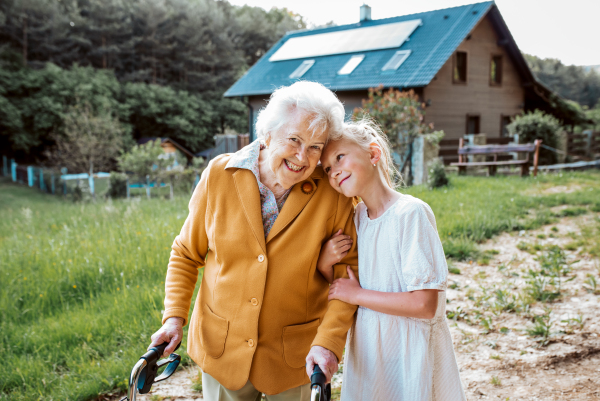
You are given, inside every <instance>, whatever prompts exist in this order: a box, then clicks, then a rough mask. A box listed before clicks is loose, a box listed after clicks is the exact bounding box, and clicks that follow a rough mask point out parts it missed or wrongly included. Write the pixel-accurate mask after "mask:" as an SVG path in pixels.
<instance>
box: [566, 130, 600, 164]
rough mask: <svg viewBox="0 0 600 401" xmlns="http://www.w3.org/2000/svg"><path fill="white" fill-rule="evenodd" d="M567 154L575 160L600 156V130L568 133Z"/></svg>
mask: <svg viewBox="0 0 600 401" xmlns="http://www.w3.org/2000/svg"><path fill="white" fill-rule="evenodd" d="M567 154H568V155H569V156H571V158H572V159H573V160H574V161H577V160H586V159H598V158H600V131H599V132H592V131H584V132H582V133H581V134H574V133H572V132H568V133H567Z"/></svg>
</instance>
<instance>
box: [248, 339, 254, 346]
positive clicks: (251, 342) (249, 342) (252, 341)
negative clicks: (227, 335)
mask: <svg viewBox="0 0 600 401" xmlns="http://www.w3.org/2000/svg"><path fill="white" fill-rule="evenodd" d="M248 346H249V347H254V340H253V339H249V340H248Z"/></svg>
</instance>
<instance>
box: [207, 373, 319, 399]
mask: <svg viewBox="0 0 600 401" xmlns="http://www.w3.org/2000/svg"><path fill="white" fill-rule="evenodd" d="M202 396H203V397H204V400H207V401H260V400H261V397H262V393H261V392H260V391H258V390H257V389H255V388H254V386H253V385H252V383H250V380H248V383H246V385H244V387H242V388H241V389H239V390H235V391H233V390H228V389H226V388H225V387H223V386H222V385H221V383H219V382H218V381H217V380H216V379H215V378H213V377H212V376H211V375H209V374H208V373H204V372H202ZM266 399H267V401H309V400H310V384H305V385H303V386H298V387H294V388H291V389H289V390H286V391H284V392H282V393H279V394H275V395H267V396H266Z"/></svg>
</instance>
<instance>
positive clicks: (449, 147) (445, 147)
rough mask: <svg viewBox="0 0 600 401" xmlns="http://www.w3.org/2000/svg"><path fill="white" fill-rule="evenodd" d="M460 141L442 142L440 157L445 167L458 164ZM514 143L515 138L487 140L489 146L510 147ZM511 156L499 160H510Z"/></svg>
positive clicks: (449, 140) (501, 156)
mask: <svg viewBox="0 0 600 401" xmlns="http://www.w3.org/2000/svg"><path fill="white" fill-rule="evenodd" d="M458 141H459V139H442V140H441V141H440V153H439V157H440V158H441V159H442V160H443V162H444V165H446V166H447V165H449V164H450V163H455V162H458ZM512 141H513V138H486V139H485V142H486V144H487V145H508V144H509V143H510V142H512ZM510 158H511V156H510V155H500V156H498V160H509V159H510Z"/></svg>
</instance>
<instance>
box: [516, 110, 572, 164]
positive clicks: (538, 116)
mask: <svg viewBox="0 0 600 401" xmlns="http://www.w3.org/2000/svg"><path fill="white" fill-rule="evenodd" d="M506 128H507V129H508V132H509V133H510V134H511V135H514V134H518V135H519V143H533V141H534V140H536V139H541V140H542V143H543V144H544V145H546V146H550V147H552V148H556V144H557V142H558V141H557V134H558V132H559V131H560V130H561V124H560V121H558V120H557V119H556V118H554V117H553V116H551V115H550V114H545V113H544V112H543V111H540V110H535V111H533V112H528V113H526V114H522V115H520V116H517V117H515V119H514V120H513V122H511V123H510V124H509V125H508V126H507V127H506ZM556 162H557V158H556V153H554V152H553V151H550V150H548V149H544V148H542V149H540V160H539V163H540V164H554V163H556Z"/></svg>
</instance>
